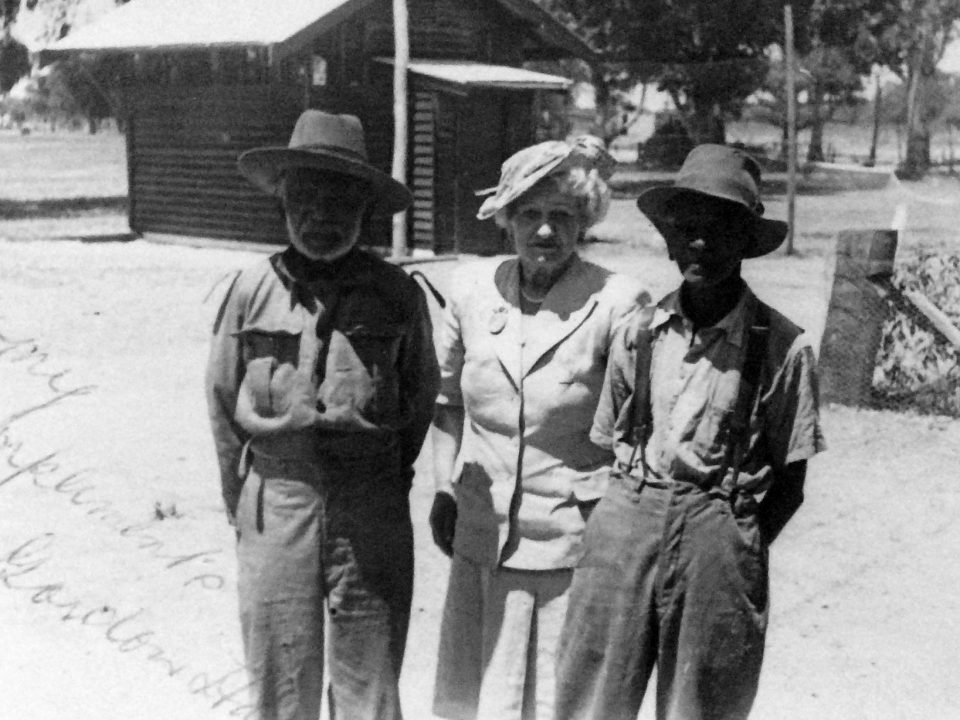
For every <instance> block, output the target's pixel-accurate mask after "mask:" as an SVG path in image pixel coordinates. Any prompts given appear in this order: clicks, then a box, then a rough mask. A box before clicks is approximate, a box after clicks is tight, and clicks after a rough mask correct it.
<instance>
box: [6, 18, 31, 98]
mask: <svg viewBox="0 0 960 720" xmlns="http://www.w3.org/2000/svg"><path fill="white" fill-rule="evenodd" d="M2 32H3V35H2V36H0V94H2V95H6V94H7V93H8V92H10V88H12V87H13V86H14V85H16V84H17V81H18V80H19V79H20V78H22V77H24V76H25V75H27V74H28V73H29V72H30V53H29V52H28V51H27V48H26V46H25V45H24V44H23V43H21V42H19V41H18V40H17V39H16V38H14V37H13V36H12V35H11V34H10V28H9V27H6V28H4V29H3V31H2Z"/></svg>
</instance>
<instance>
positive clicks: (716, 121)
mask: <svg viewBox="0 0 960 720" xmlns="http://www.w3.org/2000/svg"><path fill="white" fill-rule="evenodd" d="M687 129H688V130H689V131H690V139H691V140H693V142H694V144H695V145H699V144H700V143H718V144H720V145H723V144H724V143H726V141H727V128H726V125H724V122H723V116H722V115H721V114H720V110H719V108H717V106H716V105H713V104H703V105H701V104H699V103H693V111H692V112H691V113H690V115H689V117H688V118H687Z"/></svg>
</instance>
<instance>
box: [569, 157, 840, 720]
mask: <svg viewBox="0 0 960 720" xmlns="http://www.w3.org/2000/svg"><path fill="white" fill-rule="evenodd" d="M759 186H760V168H759V166H758V164H757V163H756V161H755V160H754V159H753V158H752V157H750V156H749V155H747V154H746V153H744V152H743V151H741V150H737V149H734V148H729V147H726V146H722V145H701V146H698V147H696V148H694V149H693V150H692V151H691V152H690V154H689V155H688V156H687V159H686V161H685V162H684V165H683V167H682V169H681V170H680V172H679V174H678V176H677V180H676V182H675V184H674V185H672V186H664V187H656V188H653V189H651V190H649V191H647V192H645V193H644V194H643V195H641V197H640V199H639V200H638V205H639V207H640V210H641V211H642V212H643V213H644V214H645V215H646V216H647V217H648V218H650V220H651V221H652V222H653V224H654V225H655V226H656V227H657V229H658V230H659V231H660V233H661V234H662V235H663V237H664V239H665V240H666V243H667V248H668V251H669V253H670V256H671V258H672V259H673V260H674V261H676V263H677V266H678V267H679V269H680V272H681V274H682V276H683V281H682V283H681V285H680V287H679V288H678V289H677V290H676V291H674V292H672V293H670V294H668V295H667V296H666V297H664V298H663V299H662V300H661V301H660V302H659V303H658V304H657V305H656V306H655V307H653V308H646V309H644V310H642V311H639V312H638V313H637V315H636V317H635V319H634V321H633V322H631V323H627V324H625V325H624V326H623V328H622V329H621V332H620V336H619V337H618V338H617V339H615V341H614V343H613V347H612V349H611V354H610V359H609V364H608V367H607V374H606V379H605V384H604V390H603V392H602V394H601V399H600V404H599V407H598V409H597V414H596V417H595V420H594V426H593V429H592V431H591V439H592V440H593V442H595V443H597V444H599V445H602V446H605V447H612V449H613V450H614V452H615V454H616V457H617V463H616V466H615V468H614V470H613V473H612V477H611V482H610V486H609V490H608V492H607V494H606V496H605V497H604V498H603V499H602V500H601V501H600V503H599V504H598V505H597V507H596V508H595V510H594V511H593V514H592V516H591V518H590V521H589V523H588V525H587V529H586V536H585V541H584V542H585V547H586V552H585V556H584V558H583V560H582V561H581V563H580V565H579V567H578V568H577V569H576V571H575V573H574V579H573V587H572V590H571V599H570V606H569V611H568V614H567V618H566V624H565V627H564V631H563V633H562V634H561V647H560V651H559V667H558V673H557V674H558V693H557V718H558V720H588V719H589V720H634V718H636V715H637V712H638V710H639V707H640V703H641V700H642V699H643V695H644V692H645V689H646V685H647V681H648V679H649V677H650V675H651V673H652V671H653V668H654V666H656V667H657V697H656V711H657V712H656V714H657V717H658V718H659V719H660V720H706V719H708V718H709V719H713V720H735V719H738V718H745V717H746V716H747V714H748V712H749V710H750V707H751V705H752V703H753V699H754V697H755V695H756V690H757V680H758V677H759V674H760V665H761V661H762V658H763V648H764V635H765V632H766V625H767V599H768V595H767V589H768V577H767V548H768V546H769V545H770V543H771V542H773V540H774V539H775V538H776V537H777V535H778V534H779V533H780V531H781V530H782V529H783V527H784V525H785V524H786V523H787V521H788V520H789V519H790V517H791V516H792V515H793V513H794V512H795V511H796V510H797V508H798V507H799V506H800V503H801V502H802V501H803V484H804V477H805V475H806V463H807V459H808V458H810V457H811V456H813V455H814V454H815V453H817V452H818V451H820V450H821V449H823V440H822V435H821V432H820V424H819V419H818V410H817V383H816V375H815V361H814V356H813V352H812V350H811V347H810V343H809V340H808V339H807V337H806V336H805V335H803V333H802V330H801V329H800V328H798V327H797V326H796V325H794V324H793V323H792V322H790V321H789V320H788V319H787V318H785V317H784V316H783V315H781V314H780V313H778V312H776V311H775V310H773V309H772V308H770V307H769V306H767V305H765V304H764V303H762V302H760V301H759V300H758V299H757V297H756V296H755V295H754V294H753V292H752V291H751V290H750V288H749V287H748V286H747V285H746V283H744V281H743V280H742V278H741V275H740V266H741V261H742V260H743V259H745V258H752V257H758V256H760V255H764V254H766V253H769V252H771V251H773V250H774V249H776V248H777V247H778V246H779V245H780V243H781V242H782V241H783V238H784V237H785V235H786V230H787V227H786V224H785V223H783V222H780V221H776V220H768V219H766V218H764V217H762V212H763V205H762V204H761V203H760V200H759Z"/></svg>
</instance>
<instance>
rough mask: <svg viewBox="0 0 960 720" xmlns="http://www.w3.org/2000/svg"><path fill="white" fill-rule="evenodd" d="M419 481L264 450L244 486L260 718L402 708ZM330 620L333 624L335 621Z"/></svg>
mask: <svg viewBox="0 0 960 720" xmlns="http://www.w3.org/2000/svg"><path fill="white" fill-rule="evenodd" d="M408 488H409V484H408V483H406V482H404V481H403V480H402V479H401V478H399V477H383V476H382V475H380V476H374V477H365V476H364V475H363V474H362V473H359V472H358V473H355V474H353V475H352V476H350V477H341V478H340V479H334V478H331V477H324V476H323V473H322V471H319V470H318V468H317V467H316V466H314V465H312V464H307V463H302V462H296V461H286V460H278V459H274V458H268V457H261V456H254V458H253V459H252V462H251V464H250V470H249V473H248V475H247V479H246V480H245V482H244V485H243V488H242V490H241V493H240V501H239V505H238V510H237V529H238V533H239V539H238V544H237V554H238V565H239V566H238V590H239V593H238V594H239V602H240V625H241V631H242V634H243V647H244V655H245V662H246V667H247V671H248V674H249V678H250V681H251V694H252V697H251V700H252V704H253V705H254V706H255V707H256V709H257V713H258V714H257V716H256V717H257V720H317V718H318V717H319V714H320V707H321V702H322V698H323V687H324V660H325V656H326V660H327V663H328V664H329V667H327V668H326V670H327V675H328V679H329V693H328V697H329V715H330V717H331V718H332V719H335V720H400V719H401V717H402V715H401V712H400V702H399V693H398V685H397V683H398V680H399V676H400V667H401V664H402V662H403V655H404V648H405V644H406V636H407V628H408V626H409V621H410V603H411V600H412V595H413V530H412V524H411V521H410V508H409V497H408ZM327 625H329V627H326V626H327Z"/></svg>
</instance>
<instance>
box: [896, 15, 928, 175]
mask: <svg viewBox="0 0 960 720" xmlns="http://www.w3.org/2000/svg"><path fill="white" fill-rule="evenodd" d="M924 30H925V32H924V34H923V37H922V40H921V42H920V43H919V47H918V48H917V49H916V50H915V51H914V52H913V53H912V56H911V58H910V69H909V75H908V76H907V150H906V157H905V158H904V160H903V164H902V165H901V166H900V172H899V175H900V176H901V177H904V178H909V179H918V178H921V177H923V176H924V175H925V174H926V172H927V170H929V169H930V128H929V126H928V124H927V119H926V112H925V111H926V85H927V80H928V75H930V76H932V74H933V72H934V68H933V64H931V63H929V62H928V54H929V53H930V52H931V48H930V47H929V45H930V42H929V32H928V31H927V29H926V28H924Z"/></svg>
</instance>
